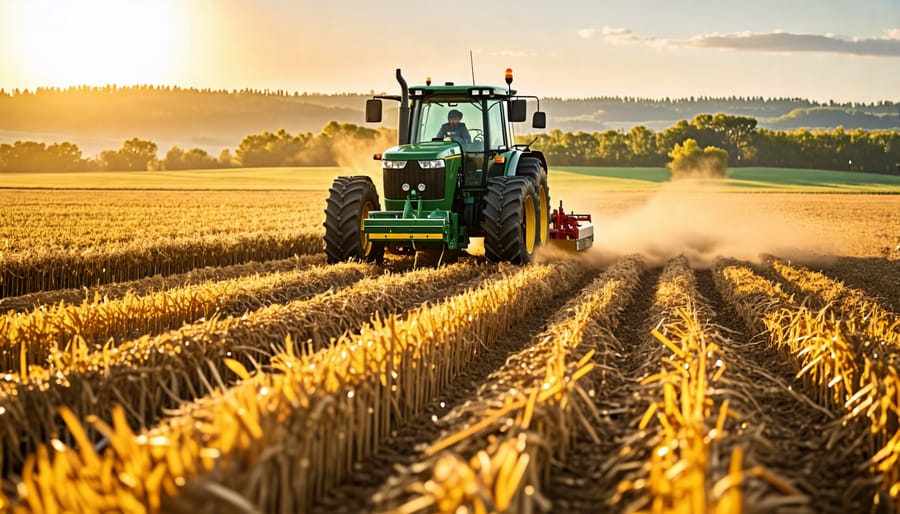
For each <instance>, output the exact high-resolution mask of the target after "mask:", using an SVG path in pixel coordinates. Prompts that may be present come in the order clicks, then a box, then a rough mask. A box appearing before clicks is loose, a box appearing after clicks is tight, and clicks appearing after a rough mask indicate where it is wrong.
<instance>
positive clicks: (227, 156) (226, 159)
mask: <svg viewBox="0 0 900 514" xmlns="http://www.w3.org/2000/svg"><path fill="white" fill-rule="evenodd" d="M218 162H219V167H221V168H230V167H232V166H234V158H233V157H232V156H231V150H229V149H227V148H223V149H222V151H221V152H219V159H218Z"/></svg>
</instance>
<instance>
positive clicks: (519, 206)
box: [482, 177, 538, 264]
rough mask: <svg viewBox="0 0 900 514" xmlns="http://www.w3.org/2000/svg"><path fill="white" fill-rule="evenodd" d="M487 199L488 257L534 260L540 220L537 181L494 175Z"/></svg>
mask: <svg viewBox="0 0 900 514" xmlns="http://www.w3.org/2000/svg"><path fill="white" fill-rule="evenodd" d="M484 199H485V206H484V221H483V222H482V230H484V255H485V257H487V259H488V260H489V261H493V262H499V261H509V262H512V263H513V264H527V263H529V262H531V261H532V259H533V258H534V250H535V248H536V246H537V245H536V240H537V224H538V223H537V198H536V193H535V190H534V183H533V181H532V180H531V179H529V178H526V177H497V178H492V179H491V180H489V181H488V188H487V193H486V194H485V196H484Z"/></svg>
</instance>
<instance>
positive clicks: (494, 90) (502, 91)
mask: <svg viewBox="0 0 900 514" xmlns="http://www.w3.org/2000/svg"><path fill="white" fill-rule="evenodd" d="M515 94H516V91H515V89H513V90H509V89H507V88H506V87H502V86H477V85H476V86H470V85H466V86H457V85H447V84H445V85H443V86H412V87H410V88H409V95H410V96H411V97H413V98H419V97H427V96H471V97H473V98H509V97H510V96H513V95H515Z"/></svg>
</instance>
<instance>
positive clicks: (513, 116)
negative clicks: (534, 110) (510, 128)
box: [509, 100, 528, 122]
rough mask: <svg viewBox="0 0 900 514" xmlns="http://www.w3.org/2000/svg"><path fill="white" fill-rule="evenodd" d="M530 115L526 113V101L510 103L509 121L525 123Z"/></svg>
mask: <svg viewBox="0 0 900 514" xmlns="http://www.w3.org/2000/svg"><path fill="white" fill-rule="evenodd" d="M527 119H528V114H526V111H525V100H512V101H510V102H509V121H513V122H517V121H525V120H527Z"/></svg>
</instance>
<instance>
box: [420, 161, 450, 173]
mask: <svg viewBox="0 0 900 514" xmlns="http://www.w3.org/2000/svg"><path fill="white" fill-rule="evenodd" d="M419 167H421V168H422V169H423V170H433V169H436V168H443V167H444V159H434V160H432V161H419Z"/></svg>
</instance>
